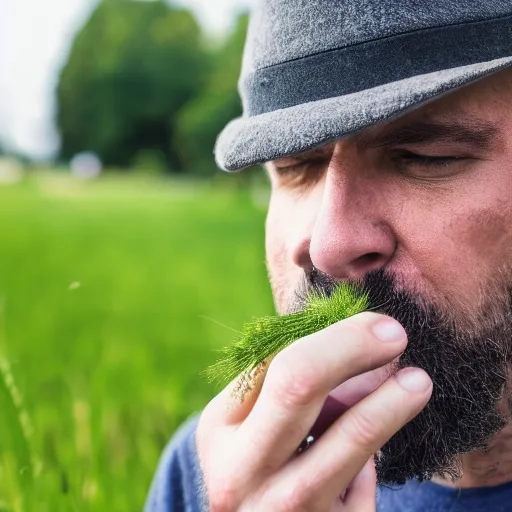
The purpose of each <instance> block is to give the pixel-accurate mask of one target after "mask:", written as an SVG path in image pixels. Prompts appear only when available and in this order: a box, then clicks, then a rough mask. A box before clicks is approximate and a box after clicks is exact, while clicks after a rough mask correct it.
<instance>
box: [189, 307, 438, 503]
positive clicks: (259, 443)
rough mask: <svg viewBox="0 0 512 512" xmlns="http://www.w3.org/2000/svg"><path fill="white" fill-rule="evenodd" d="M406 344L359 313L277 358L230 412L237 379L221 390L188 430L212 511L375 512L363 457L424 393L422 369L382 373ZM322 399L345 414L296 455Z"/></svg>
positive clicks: (396, 329)
mask: <svg viewBox="0 0 512 512" xmlns="http://www.w3.org/2000/svg"><path fill="white" fill-rule="evenodd" d="M383 339H384V340H385V341H383ZM406 345H407V336H406V334H405V331H404V329H403V328H402V327H401V326H400V324H399V323H398V322H396V321H395V320H393V319H391V318H388V317H385V316H383V315H379V314H376V313H368V312H367V313H361V314H359V315H356V316H354V317H351V318H349V319H347V320H344V321H342V322H339V323H337V324H335V325H332V326H331V327H329V328H328V329H325V330H323V331H320V332H318V333H315V334H313V335H311V336H307V337H305V338H302V339H300V340H298V341H296V342H295V343H293V344H292V345H290V346H289V347H288V348H286V349H285V350H283V351H282V352H280V353H279V354H278V355H277V356H276V357H275V358H274V359H273V361H272V362H271V364H270V365H269V367H268V372H267V374H266V377H265V381H264V383H263V386H262V388H261V391H260V392H259V394H258V396H251V397H248V398H246V400H244V401H243V402H242V403H240V404H238V405H237V406H233V404H232V402H231V400H232V393H233V390H234V389H235V388H236V382H233V383H232V384H231V385H230V386H228V387H227V388H226V389H225V390H224V391H222V392H221V393H220V394H219V395H218V396H217V397H215V398H214V399H213V400H212V401H211V402H210V404H208V406H207V407H206V408H205V410H204V412H203V414H202V416H201V418H200V421H199V425H198V429H197V446H198V454H199V460H200V463H201V467H202V469H203V473H204V478H205V484H206V488H207V492H208V498H209V501H210V509H211V512H235V511H236V512H249V511H251V512H269V511H272V512H305V511H308V512H309V511H314V512H335V511H336V512H337V511H339V512H341V511H344V512H372V511H375V508H376V504H375V495H376V475H375V468H374V465H373V460H372V456H373V454H375V453H376V452H377V451H378V450H379V449H380V448H381V447H382V445H383V444H385V443H386V441H387V440H388V439H389V438H390V437H391V436H393V434H395V433H396V432H397V431H398V430H399V429H400V428H401V427H403V426H404V425H405V424H406V423H408V422H409V421H410V420H411V419H412V418H414V417H415V416H416V415H417V414H418V413H419V412H420V411H421V410H422V409H423V407H424V406H425V405H426V404H427V402H428V400H429V399H430V396H431V393H432V382H431V380H430V378H429V377H428V375H427V374H426V373H425V372H424V371H423V370H420V369H417V368H414V369H412V368H406V369H404V370H401V371H400V372H398V373H397V374H395V375H390V371H389V366H388V367H387V368H386V366H385V365H388V364H389V363H391V362H392V361H393V360H394V359H396V358H397V357H398V356H399V355H400V354H401V353H402V352H403V351H404V349H405V347H406ZM372 370H376V371H373V372H372V373H368V372H370V371H372ZM361 374H365V375H361ZM357 376H359V377H357ZM354 377H355V378H356V379H359V381H360V382H359V384H358V385H357V386H354V385H351V383H353V382H355V379H354V380H350V379H353V378H354ZM379 380H380V382H376V381H379ZM347 381H348V382H347ZM363 381H364V382H363ZM372 381H373V385H371V384H368V382H372ZM384 381H385V382H384ZM382 382H383V383H382ZM381 383H382V385H380V384H381ZM379 385H380V387H378V386H379ZM365 387H366V390H365V391H363V392H362V393H361V389H365ZM375 388H377V389H375ZM333 390H335V391H333ZM330 393H331V395H330V398H329V400H331V402H332V401H333V400H335V401H336V402H337V403H339V402H343V403H344V405H345V408H346V407H347V406H348V407H349V408H348V410H346V412H344V413H343V414H341V416H340V415H339V414H338V415H337V416H336V417H335V418H332V419H331V420H330V422H329V423H330V425H327V426H324V427H323V428H322V430H323V431H324V433H323V435H322V436H321V437H320V438H319V439H318V440H317V441H315V442H314V444H313V445H312V446H311V448H309V449H308V450H307V451H305V452H303V453H301V454H297V448H298V446H299V445H300V444H301V442H302V440H303V439H304V438H305V437H307V436H308V435H309V433H310V432H311V430H312V428H314V426H315V424H316V425H318V421H317V420H318V418H319V416H321V413H322V410H323V409H324V406H325V404H326V403H327V402H328V401H329V400H327V399H328V397H329V394H330ZM358 394H359V395H361V394H362V395H363V396H357V395H358ZM364 395H367V396H364ZM340 407H343V406H340ZM340 410H341V411H343V409H340ZM324 412H325V411H324Z"/></svg>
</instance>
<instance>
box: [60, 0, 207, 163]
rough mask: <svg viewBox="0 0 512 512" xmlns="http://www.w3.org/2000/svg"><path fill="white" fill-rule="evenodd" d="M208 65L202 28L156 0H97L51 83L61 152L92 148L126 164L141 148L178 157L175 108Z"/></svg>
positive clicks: (198, 85)
mask: <svg viewBox="0 0 512 512" xmlns="http://www.w3.org/2000/svg"><path fill="white" fill-rule="evenodd" d="M208 72H209V68H208V60H207V58H206V54H205V52H204V50H203V48H202V34H201V31H200V29H199V26H198V25H197V23H196V21H195V19H194V18H193V16H192V15H191V14H190V13H189V12H188V11H186V10H182V9H177V8H175V7H172V6H169V5H168V4H166V3H165V2H164V1H163V0H158V1H152V2H139V1H134V0H103V1H102V2H101V3H100V4H99V6H98V7H97V9H96V10H95V11H94V12H93V14H92V16H91V17H90V19H89V20H88V21H87V23H86V24H85V25H84V27H83V29H82V30H81V31H80V32H79V34H78V35H77V37H76V39H75V41H74V43H73V45H72V48H71V51H70V54H69V58H68V61H67V63H66V65H65V66H64V68H63V70H62V72H61V76H60V80H59V84H58V89H57V104H58V115H57V124H58V128H59V131H60V135H61V157H62V158H63V159H69V158H71V157H72V156H73V155H75V154H76V153H78V152H80V151H84V150H88V151H94V152H95V153H97V154H98V156H99V157H100V158H101V159H102V161H103V162H104V163H105V164H106V165H115V166H129V165H130V164H131V162H132V161H133V160H134V159H136V158H137V155H138V153H139V152H141V151H143V152H144V151H148V150H152V149H154V150H156V151H158V152H160V153H162V154H164V155H165V158H166V160H167V164H168V166H170V167H171V168H173V169H175V170H177V169H181V168H182V167H183V166H184V164H183V162H182V161H181V160H180V155H179V154H178V153H177V152H176V151H175V150H174V149H173V144H172V143H171V141H172V140H174V137H175V134H174V128H175V126H176V123H175V118H176V116H177V113H178V111H179V110H180V109H181V108H182V107H183V105H185V104H186V103H187V102H188V101H190V100H191V99H192V98H195V97H197V95H198V94H199V93H200V90H201V89H202V88H203V83H204V79H205V77H206V75H207V73H208Z"/></svg>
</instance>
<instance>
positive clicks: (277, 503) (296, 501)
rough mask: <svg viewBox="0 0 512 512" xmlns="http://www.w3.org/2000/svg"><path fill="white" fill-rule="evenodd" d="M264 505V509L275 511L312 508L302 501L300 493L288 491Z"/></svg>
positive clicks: (308, 510)
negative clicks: (266, 505)
mask: <svg viewBox="0 0 512 512" xmlns="http://www.w3.org/2000/svg"><path fill="white" fill-rule="evenodd" d="M268 505H269V506H268V507H265V510H274V511H276V512H313V508H311V506H309V505H308V504H307V503H306V502H305V501H304V496H303V494H302V493H298V492H297V491H296V490H295V492H288V493H286V494H285V495H284V496H280V497H278V498H277V497H276V498H275V499H273V500H271V501H270V502H269V504H268Z"/></svg>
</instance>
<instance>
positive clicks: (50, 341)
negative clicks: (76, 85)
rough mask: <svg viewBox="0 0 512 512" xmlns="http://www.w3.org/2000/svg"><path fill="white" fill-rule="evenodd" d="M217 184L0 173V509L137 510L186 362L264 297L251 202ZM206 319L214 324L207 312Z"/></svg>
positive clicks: (186, 379) (263, 309) (190, 385)
mask: <svg viewBox="0 0 512 512" xmlns="http://www.w3.org/2000/svg"><path fill="white" fill-rule="evenodd" d="M253 196H254V194H251V193H248V192H240V191H237V190H236V188H235V187H232V186H226V185H225V184H221V185H216V186H211V185H207V184H203V183H201V184H199V183H197V184H195V183H190V182H178V181H163V180H157V179H153V180H152V181H145V180H142V179H139V178H129V179H127V178H123V179H121V178H109V179H102V180H99V181H96V182H87V183H84V182H78V181H75V180H72V179H70V178H69V177H67V176H63V175H57V174H45V175H41V176H35V177H32V178H30V179H26V180H24V181H23V182H22V183H20V184H17V185H9V186H5V185H4V186H0V219H1V221H0V363H1V369H2V373H3V378H1V379H0V381H1V382H0V411H1V416H0V510H1V511H2V512H3V511H13V512H21V511H29V512H32V511H37V512H45V511H51V512H58V511H68V510H70V511H109V512H110V511H132V510H133V511H137V510H141V509H142V506H143V503H144V499H145V496H146V494H147V491H148V487H149V484H150V482H151V479H152V476H153V473H154V470H155V467H156V464H157V461H158V457H159V455H160V453H161V451H162V449H163V447H164V446H165V444H166V443H167V441H168V440H169V438H170V436H171V435H172V433H173V431H174V430H175V429H176V428H177V426H178V425H179V424H180V423H181V422H182V421H183V420H184V419H186V418H187V416H189V415H190V414H193V413H194V412H196V411H199V410H201V408H202V407H203V406H204V405H205V404H206V403H207V402H208V400H209V399H210V398H211V397H212V396H213V395H214V394H215V391H216V390H215V389H214V388H213V387H212V386H211V385H209V384H208V383H207V382H206V381H205V379H204V378H203V377H202V376H201V375H200V372H201V370H203V369H204V368H205V367H206V366H207V365H208V364H210V363H212V362H213V361H214V360H215V357H216V354H215V349H216V348H219V347H221V346H222V345H225V344H226V343H229V342H230V341H231V340H232V339H233V332H232V331H231V330H230V329H229V328H230V327H231V328H235V329H236V328H239V327H240V326H241V324H242V323H243V321H244V320H247V319H250V318H251V317H253V316H257V315H262V314H268V313H271V312H272V301H271V294H270V290H269V286H268V282H267V278H266V270H265V265H264V231H263V229H264V215H265V211H264V207H262V206H259V205H258V204H256V203H257V202H255V201H254V200H253ZM220 324H222V325H220Z"/></svg>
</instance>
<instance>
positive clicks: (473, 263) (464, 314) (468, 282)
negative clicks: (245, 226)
mask: <svg viewBox="0 0 512 512" xmlns="http://www.w3.org/2000/svg"><path fill="white" fill-rule="evenodd" d="M267 169H268V173H269V176H270V181H271V185H272V196H271V202H270V207H269V212H268V217H267V239H266V250H267V262H268V268H269V273H270V278H271V285H272V289H273V293H274V298H275V302H276V307H277V309H278V311H279V312H280V313H285V312H287V311H290V310H291V309H293V308H294V307H295V302H296V295H297V291H298V290H299V289H300V288H301V286H302V285H303V283H304V280H305V277H306V280H309V281H310V282H311V276H312V275H314V273H316V274H318V272H320V273H321V274H322V275H324V276H328V278H331V279H333V280H336V281H338V280H350V281H361V280H363V279H364V278H365V276H367V275H368V274H369V273H372V274H370V275H377V276H381V278H382V280H385V281H387V284H385V286H387V287H388V289H390V294H389V296H390V297H391V295H393V296H394V297H402V298H404V299H408V298H410V299H412V302H413V303H414V304H413V306H414V308H415V309H414V311H413V312H412V313H411V311H405V312H404V317H403V318H412V317H414V318H416V311H418V312H420V313H421V314H420V313H418V316H420V317H421V318H418V319H417V322H421V323H422V325H416V324H415V323H414V322H415V321H416V320H411V321H410V322H409V325H408V326H407V327H408V328H409V331H408V334H409V340H410V341H409V345H410V346H411V352H410V353H409V354H407V352H406V357H405V359H407V363H408V364H412V365H418V366H423V367H425V369H426V370H427V371H429V370H431V371H435V372H437V371H439V372H440V373H442V372H443V371H446V376H445V377H446V381H443V380H442V379H443V378H445V377H443V376H441V377H440V380H439V386H438V389H444V388H443V385H444V387H445V388H446V389H448V388H450V389H451V388H453V389H459V390H460V393H459V394H457V392H454V395H453V396H452V397H451V398H452V399H453V405H454V406H457V404H458V409H457V410H456V411H453V414H454V415H455V416H457V415H459V416H460V417H464V420H463V421H464V424H463V425H459V426H457V425H455V423H456V421H457V418H455V419H454V420H453V421H452V420H449V419H447V418H446V417H444V416H442V415H439V414H438V412H439V411H438V410H437V409H436V408H438V409H439V408H441V407H444V406H445V405H446V404H445V403H444V402H442V401H441V402H439V400H438V401H437V402H436V399H435V397H434V400H433V405H431V409H430V410H429V411H428V415H429V416H427V417H426V419H425V422H424V424H423V425H421V426H422V428H430V430H433V431H435V433H436V435H437V436H439V434H440V435H441V436H443V435H445V434H446V435H448V430H449V429H448V428H447V423H450V428H451V427H454V428H452V429H451V430H453V431H457V432H459V433H460V432H462V431H463V430H464V431H467V432H469V430H470V428H469V426H468V425H469V423H470V422H472V421H471V419H475V421H474V423H475V425H474V426H475V433H469V434H467V435H468V436H469V437H468V439H466V440H465V441H464V443H461V444H460V447H461V450H462V449H464V451H468V448H471V447H472V446H473V445H474V447H475V448H477V447H478V448H481V443H482V441H484V440H485V438H486V437H488V436H490V435H491V434H493V433H494V432H492V431H491V430H492V429H489V430H487V431H486V430H485V429H483V430H482V428H481V427H482V425H481V424H487V423H489V422H491V423H492V422H494V427H495V429H496V427H497V425H498V424H499V422H498V419H497V418H495V417H492V418H491V416H492V414H493V413H494V412H495V410H496V406H497V403H498V399H499V396H497V391H500V390H503V379H504V376H505V373H506V372H505V371H504V370H505V369H506V364H508V357H509V356H508V345H509V344H512V339H510V332H511V328H512V321H511V296H510V294H511V290H512V73H511V72H510V71H504V72H501V73H498V74H496V75H493V76H492V77H489V78H486V79H484V80H481V81H480V82H477V83H475V84H473V85H471V86H469V87H466V88H464V89H461V90H459V91H457V92H455V93H452V94H450V95H447V96H445V97H444V98H441V99H439V100H437V101H435V102H432V103H430V104H428V105H427V106H424V107H422V108H420V109H418V110H416V111H414V112H412V113H410V114H408V115H406V116H403V117H401V118H399V119H397V120H395V121H392V122H390V123H386V124H382V125H378V126H375V127H372V128H369V129H367V130H364V131H363V132H360V133H357V134H354V135H352V136H350V137H347V138H345V139H342V140H340V141H338V142H336V143H333V144H330V145H327V146H324V147H322V148H320V149H316V150H313V151H310V152H306V153H304V154H301V155H295V156H293V157H288V158H283V159H280V160H277V161H274V162H271V163H269V164H268V165H267ZM374 271H380V272H374ZM313 284H316V283H313ZM384 297H387V295H385V294H384ZM390 300H391V299H390ZM384 311H385V312H388V313H389V314H391V313H392V312H393V311H395V310H391V311H386V309H385V308H384ZM413 313H414V314H413ZM411 315H412V316H411ZM421 315H423V316H421ZM392 316H396V317H398V318H397V319H399V320H401V319H402V317H401V316H400V314H397V315H392ZM425 323H426V324H427V325H429V326H432V329H430V330H431V331H432V332H434V330H435V329H438V330H439V329H444V330H443V336H442V343H441V344H439V339H441V338H440V337H439V336H438V338H437V341H436V336H435V335H433V334H432V332H427V333H426V335H425V329H424V325H425ZM407 327H406V330H407ZM427 330H428V329H427ZM416 333H420V334H419V335H418V336H416ZM491 339H492V346H491V344H490V343H489V340H491ZM431 341H432V344H433V345H432V346H429V343H430V342H431ZM435 343H437V344H438V346H437V347H436V349H435V353H436V354H437V357H436V356H435V355H433V356H429V355H426V354H428V349H431V348H433V346H434V344H435ZM496 346H499V347H498V348H499V350H498V352H496V351H495V350H494V349H495V348H496ZM446 347H448V349H450V348H453V347H456V350H455V351H454V350H453V349H452V350H449V354H448V353H446V354H443V355H442V357H444V358H445V361H444V362H443V364H442V365H440V366H439V367H436V366H435V365H436V364H437V363H436V361H434V359H438V358H439V357H440V356H441V354H440V353H439V351H443V350H444V349H445V348H446ZM468 347H470V350H473V351H474V352H473V355H472V356H471V357H470V359H471V358H473V359H479V358H478V356H479V354H483V355H485V354H486V353H487V352H488V353H491V352H492V353H493V356H492V357H491V358H490V360H489V361H488V362H485V360H483V361H480V362H479V363H476V362H475V365H478V364H480V365H481V366H482V368H480V367H476V366H475V368H473V369H472V370H471V372H472V375H474V376H476V377H478V378H477V379H475V382H476V384H475V385H476V386H478V384H477V381H481V382H487V381H486V380H485V379H488V381H489V382H488V386H487V387H488V389H485V390H475V389H470V390H469V394H468V397H470V398H471V397H477V398H476V400H477V402H478V403H476V404H473V405H476V406H477V409H482V408H481V407H480V408H479V405H480V402H486V403H487V406H488V407H487V410H486V411H484V412H482V416H481V417H478V418H477V417H476V416H471V417H468V416H467V414H468V413H467V411H468V410H469V409H471V408H470V407H466V406H464V404H461V403H460V402H461V400H460V396H462V393H464V392H465V391H464V389H463V388H464V387H467V386H466V384H465V383H464V382H461V379H460V378H459V379H458V380H457V376H456V375H455V377H454V376H453V375H452V374H453V373H454V372H455V374H457V373H460V370H461V368H462V366H463V364H462V361H464V365H465V364H466V363H465V361H466V359H467V358H468V355H469V352H467V351H466V352H465V350H466V349H467V348H468ZM421 349H423V350H421ZM459 353H460V354H461V359H460V360H458V358H457V356H458V354H459ZM462 354H465V355H464V356H462ZM500 354H501V355H502V357H500ZM409 356H410V357H409ZM473 356H474V357H473ZM462 358H464V359H462ZM491 359H492V361H491ZM485 372H487V374H486V375H484V373H485ZM495 373H496V374H499V375H500V376H501V377H500V379H498V380H493V379H494V378H493V376H492V375H493V374H495ZM461 375H462V374H461ZM431 376H432V375H431ZM480 377H481V378H480ZM433 380H434V389H436V380H435V379H433ZM457 386H458V388H457ZM480 391H482V393H483V394H479V393H480ZM445 394H446V393H444V391H443V397H444V396H445ZM498 394H499V393H498ZM502 394H503V393H501V395H502ZM484 395H485V396H484ZM457 397H458V398H457ZM491 398H492V400H491ZM443 404H444V405H443ZM478 414H480V411H479V412H478ZM464 415H466V416H464ZM436 421H437V422H443V425H436ZM451 423H453V425H452V424H451ZM484 426H485V425H484ZM459 427H460V428H459ZM436 429H437V430H436ZM439 429H444V430H440V431H439ZM477 431H478V432H477ZM411 432H412V438H411ZM411 432H409V433H408V434H407V435H408V441H409V442H415V438H414V436H416V435H419V433H420V432H416V433H415V432H414V431H411ZM477 433H478V435H477ZM471 436H473V437H471ZM478 436H479V437H478ZM411 439H412V440H411ZM402 441H403V440H402ZM450 441H451V440H450ZM454 446H457V445H456V444H454ZM462 447H464V448H462ZM407 455H408V456H409V455H410V456H411V457H412V456H413V455H414V454H413V453H412V452H411V453H410V454H407ZM442 455H443V457H440V459H441V458H442V459H443V463H442V464H441V462H439V461H438V462H439V468H437V469H439V470H444V469H447V468H446V467H445V466H444V464H445V462H446V454H442ZM451 455H453V454H451ZM400 463H402V462H400ZM435 465H436V464H435V461H434V463H433V465H432V468H430V469H436V467H435ZM411 471H412V470H411ZM421 471H422V468H421V467H420V468H419V469H418V468H415V469H414V471H412V472H413V473H421ZM409 476H411V475H409ZM416 476H418V475H416ZM383 479H384V480H386V477H384V478H383Z"/></svg>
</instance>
